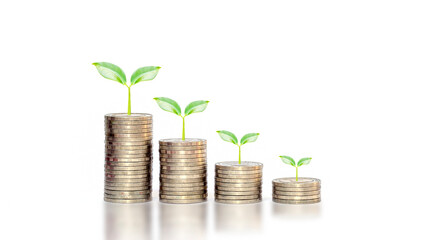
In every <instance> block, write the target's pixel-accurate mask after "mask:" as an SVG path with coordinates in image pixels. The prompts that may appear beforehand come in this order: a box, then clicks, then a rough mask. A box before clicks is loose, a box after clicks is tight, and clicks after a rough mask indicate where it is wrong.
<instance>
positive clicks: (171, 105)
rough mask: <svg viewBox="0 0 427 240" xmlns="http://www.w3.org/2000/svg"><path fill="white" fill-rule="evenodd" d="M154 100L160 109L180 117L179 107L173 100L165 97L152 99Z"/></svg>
mask: <svg viewBox="0 0 427 240" xmlns="http://www.w3.org/2000/svg"><path fill="white" fill-rule="evenodd" d="M154 100H156V102H157V104H158V105H159V107H160V108H161V109H163V110H165V111H167V112H171V113H175V114H176V115H178V116H181V107H180V106H179V104H178V103H177V102H175V101H174V100H172V99H170V98H165V97H158V98H154Z"/></svg>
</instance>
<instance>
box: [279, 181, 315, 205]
mask: <svg viewBox="0 0 427 240" xmlns="http://www.w3.org/2000/svg"><path fill="white" fill-rule="evenodd" d="M273 201H274V202H277V203H287V204H309V203H318V202H320V180H319V179H316V178H304V177H302V178H298V181H296V179H295V178H277V179H274V180H273Z"/></svg>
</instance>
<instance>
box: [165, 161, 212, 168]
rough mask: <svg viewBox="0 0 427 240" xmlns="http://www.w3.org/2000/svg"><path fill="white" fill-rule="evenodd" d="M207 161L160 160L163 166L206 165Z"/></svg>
mask: <svg viewBox="0 0 427 240" xmlns="http://www.w3.org/2000/svg"><path fill="white" fill-rule="evenodd" d="M206 165H207V162H206V161H203V162H199V161H196V162H185V161H184V162H183V161H167V162H166V161H160V166H161V167H165V166H166V167H206Z"/></svg>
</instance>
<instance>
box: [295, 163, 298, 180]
mask: <svg viewBox="0 0 427 240" xmlns="http://www.w3.org/2000/svg"><path fill="white" fill-rule="evenodd" d="M295 169H296V170H297V177H296V181H297V182H298V167H295Z"/></svg>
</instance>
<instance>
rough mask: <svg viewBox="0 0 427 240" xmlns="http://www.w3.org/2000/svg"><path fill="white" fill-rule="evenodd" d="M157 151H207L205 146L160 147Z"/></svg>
mask: <svg viewBox="0 0 427 240" xmlns="http://www.w3.org/2000/svg"><path fill="white" fill-rule="evenodd" d="M159 150H165V151H194V150H204V151H206V150H207V147H206V145H195V146H167V145H160V146H159Z"/></svg>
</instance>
